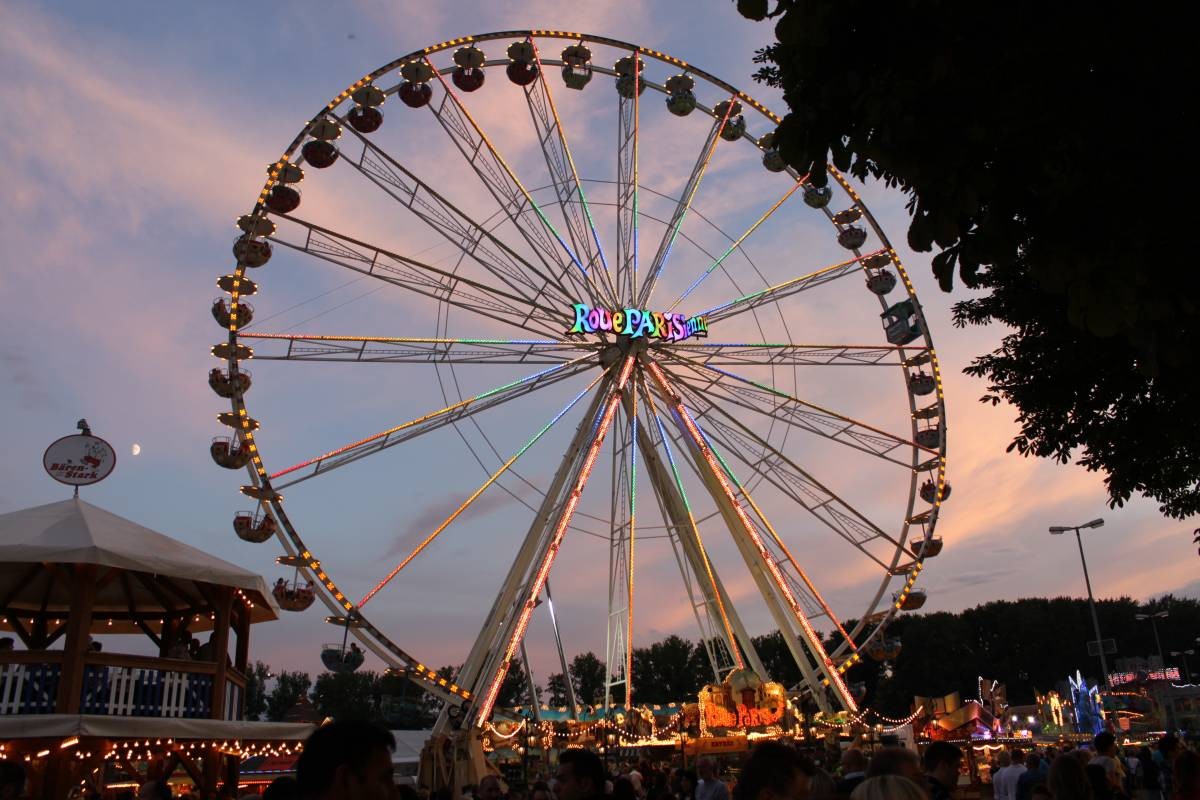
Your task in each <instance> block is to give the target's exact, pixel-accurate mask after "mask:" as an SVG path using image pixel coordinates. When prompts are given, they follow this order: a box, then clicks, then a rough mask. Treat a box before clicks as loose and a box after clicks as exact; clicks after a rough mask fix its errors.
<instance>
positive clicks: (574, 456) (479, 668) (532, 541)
mask: <svg viewBox="0 0 1200 800" xmlns="http://www.w3.org/2000/svg"><path fill="white" fill-rule="evenodd" d="M610 383H611V381H608V380H606V381H604V382H602V383H601V385H600V389H599V390H598V391H597V392H596V396H595V397H594V398H592V402H591V403H590V404H589V405H588V409H587V411H586V412H585V413H584V415H583V419H582V420H581V421H580V423H579V427H578V428H577V429H576V431H575V436H574V438H573V439H572V440H571V444H570V446H569V447H568V448H567V451H566V453H565V454H564V455H563V459H562V462H561V464H560V465H559V469H558V472H557V473H556V474H555V477H554V480H553V482H552V483H551V485H550V488H549V489H548V490H547V492H546V495H545V497H544V498H543V500H542V503H541V506H540V507H539V508H538V511H537V515H536V516H535V517H534V520H533V524H532V525H530V527H529V531H528V533H526V535H525V540H524V541H523V542H522V544H521V549H520V550H519V551H518V552H517V556H516V558H515V559H514V560H513V564H512V566H511V567H510V568H509V571H508V575H507V576H506V577H505V579H504V583H503V585H502V586H501V588H500V592H499V593H498V594H497V595H496V601H495V602H494V603H493V604H492V608H491V611H489V612H488V616H487V619H486V620H484V623H483V627H482V628H481V629H480V631H479V636H477V637H476V639H475V644H474V646H473V647H472V648H471V652H470V654H469V655H468V656H467V659H466V661H464V662H463V666H462V669H461V670H459V674H458V676H457V679H456V680H457V682H458V684H459V685H460V686H462V687H464V688H466V689H468V690H470V692H471V694H472V696H475V697H477V696H478V695H479V689H480V684H481V683H485V682H486V681H485V680H484V677H485V676H484V672H483V667H484V665H485V661H486V660H487V657H488V654H489V653H490V651H491V650H492V649H493V646H494V644H495V640H496V638H497V635H496V634H497V629H498V628H499V626H500V625H501V623H502V621H503V620H504V618H505V617H506V616H509V615H510V614H511V613H512V609H513V607H514V605H515V604H516V602H517V599H516V598H517V593H518V592H519V591H520V590H521V588H523V587H524V586H525V583H526V578H527V576H528V573H529V571H530V566H531V564H532V563H533V562H534V558H535V556H536V555H538V553H539V551H540V550H541V547H542V545H543V540H544V539H545V534H546V530H547V528H548V527H549V526H550V523H551V520H552V518H553V515H554V512H555V510H556V509H557V508H558V507H559V506H560V504H561V501H562V494H563V489H564V487H565V486H566V485H567V481H568V480H569V479H570V478H571V476H572V475H574V474H575V472H576V471H577V469H578V467H579V465H580V463H581V462H582V460H583V457H584V455H585V453H586V450H587V443H588V440H589V439H590V437H591V432H592V424H593V422H594V421H595V419H596V417H597V415H598V414H599V411H600V406H601V403H603V401H604V397H605V394H606V389H607V387H608V386H609V385H610ZM481 676H484V677H481ZM448 724H449V719H448V717H447V714H446V710H445V709H443V710H442V713H441V715H440V716H439V717H438V721H437V724H436V726H435V730H437V731H443V730H445V729H446V727H447V726H448Z"/></svg>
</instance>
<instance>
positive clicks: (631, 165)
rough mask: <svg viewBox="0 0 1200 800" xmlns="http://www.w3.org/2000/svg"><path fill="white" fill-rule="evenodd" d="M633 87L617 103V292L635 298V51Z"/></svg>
mask: <svg viewBox="0 0 1200 800" xmlns="http://www.w3.org/2000/svg"><path fill="white" fill-rule="evenodd" d="M632 58H633V75H634V81H633V90H632V91H631V92H629V93H628V94H629V96H628V97H626V93H625V92H622V93H620V95H619V97H620V99H619V100H618V107H617V280H616V283H617V294H618V299H621V298H624V299H625V300H629V301H632V300H633V299H634V297H635V296H636V294H637V269H638V218H639V216H640V214H641V210H640V209H639V207H638V206H639V204H638V148H639V146H640V127H641V126H640V123H641V119H640V116H641V109H640V106H641V100H640V98H641V92H640V91H639V89H641V86H640V85H639V83H638V82H639V81H640V80H641V70H642V66H641V65H642V56H641V52H640V51H638V50H634V51H633V56H632Z"/></svg>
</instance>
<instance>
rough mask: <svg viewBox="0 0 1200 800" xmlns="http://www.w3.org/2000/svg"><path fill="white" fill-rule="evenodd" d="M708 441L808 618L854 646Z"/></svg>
mask: <svg viewBox="0 0 1200 800" xmlns="http://www.w3.org/2000/svg"><path fill="white" fill-rule="evenodd" d="M697 427H699V426H697ZM708 444H709V447H710V449H712V451H713V455H715V456H716V457H717V460H718V461H720V462H721V466H722V467H723V468H724V469H725V474H726V475H728V476H729V479H730V480H731V481H733V483H734V485H735V486H736V487H737V489H738V493H739V494H740V495H741V496H742V498H743V499H744V500H745V501H746V503H747V505H749V506H750V508H751V509H752V510H753V511H754V514H755V517H756V518H757V519H758V520H759V521H760V522H761V524H762V527H763V528H765V530H766V532H767V534H768V536H766V537H764V540H765V541H766V542H767V543H768V544H769V545H770V546H771V549H772V552H773V553H774V555H775V559H776V563H777V564H778V565H779V566H780V570H781V571H782V572H783V573H784V575H785V577H787V579H788V581H789V583H790V584H791V586H792V589H793V591H794V592H795V593H796V595H797V596H798V597H800V598H801V599H802V600H803V601H804V603H805V607H806V612H807V614H808V617H809V619H814V618H817V617H822V616H823V617H825V618H826V619H827V620H829V622H830V623H831V624H832V625H833V626H834V628H836V629H837V631H838V632H839V633H841V635H842V639H843V640H844V641H845V642H847V643H848V644H849V646H850V647H851V648H852V649H853V648H854V640H853V639H852V638H851V637H850V635H849V634H848V633H847V632H846V628H845V627H844V626H843V625H842V622H841V620H839V619H838V618H837V615H835V614H834V613H833V610H832V609H831V608H830V607H829V604H828V603H827V602H826V601H825V598H824V597H822V596H821V592H820V591H819V590H818V589H817V587H816V585H815V584H814V583H813V582H812V580H811V579H810V578H809V577H808V574H807V573H806V572H805V571H804V568H803V567H801V566H800V562H799V560H797V559H796V557H795V556H794V555H793V554H792V551H791V550H790V549H789V548H788V546H787V544H786V543H785V542H784V541H783V537H781V536H780V535H779V533H778V531H776V530H775V526H773V525H772V524H771V521H770V520H769V519H767V515H766V514H765V513H764V512H763V510H762V508H761V507H760V506H759V505H758V503H756V502H755V501H754V497H753V496H752V495H751V494H750V489H749V488H748V487H747V486H746V485H745V484H744V483H743V482H742V481H741V480H740V479H739V478H738V477H737V475H736V474H735V473H734V471H733V468H732V467H731V466H730V465H729V462H728V461H727V460H726V459H725V458H723V457H722V455H721V453H720V452H719V451H718V450H717V449H716V448H714V447H712V441H711V439H709V440H708ZM743 461H744V456H743Z"/></svg>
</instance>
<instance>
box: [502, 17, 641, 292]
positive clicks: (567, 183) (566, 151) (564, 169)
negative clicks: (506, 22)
mask: <svg viewBox="0 0 1200 800" xmlns="http://www.w3.org/2000/svg"><path fill="white" fill-rule="evenodd" d="M530 44H532V45H533V53H534V59H535V61H536V62H537V67H538V74H539V75H540V76H541V78H540V79H539V80H535V81H534V82H533V83H531V84H529V85H528V86H526V87H524V92H525V100H526V102H527V104H528V105H529V113H530V116H531V117H532V118H533V125H534V129H535V131H536V133H537V139H538V143H539V144H540V145H541V148H542V153H543V154H544V155H545V157H546V169H547V170H548V171H549V173H550V178H551V180H552V181H553V187H554V194H555V197H556V198H557V199H558V205H559V208H560V209H561V210H562V215H563V218H564V219H565V220H566V221H567V233H568V234H569V235H570V237H571V244H572V246H573V248H574V252H576V253H578V254H579V257H580V258H581V259H582V260H583V261H584V267H585V270H584V271H585V273H586V274H587V276H588V279H589V280H595V281H597V282H598V283H600V284H601V286H600V287H599V288H600V290H601V291H602V292H603V294H604V295H605V297H606V298H607V299H608V301H609V302H611V303H612V304H613V305H614V306H616V305H619V303H620V300H619V298H618V294H617V290H616V287H615V286H614V285H613V278H612V274H611V273H610V272H609V268H608V260H607V259H605V257H604V247H603V245H601V243H600V234H599V232H598V231H597V230H596V221H595V220H594V219H593V218H592V210H591V206H590V205H588V201H587V196H586V194H585V193H584V190H583V182H582V181H580V180H579V172H578V170H577V169H576V167H575V159H574V158H573V157H572V155H571V148H570V146H569V145H568V144H567V134H566V130H565V129H564V128H563V124H562V118H561V117H559V115H558V108H557V106H555V104H554V94H553V92H551V91H550V81H549V80H548V79H547V77H546V73H545V69H544V68H543V66H542V60H541V54H540V53H539V52H538V48H537V43H536V42H534V41H533V39H532V38H530ZM597 276H599V277H598V278H597Z"/></svg>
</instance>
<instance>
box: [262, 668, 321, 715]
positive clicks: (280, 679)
mask: <svg viewBox="0 0 1200 800" xmlns="http://www.w3.org/2000/svg"><path fill="white" fill-rule="evenodd" d="M310 686H312V678H310V677H309V676H308V673H307V672H287V671H284V672H281V673H279V675H277V676H276V678H275V688H274V689H272V690H271V694H270V696H269V697H268V698H267V719H269V720H271V721H272V722H279V721H280V720H282V719H283V718H284V717H285V716H286V715H287V712H289V711H291V710H292V706H294V705H296V701H297V700H299V699H300V698H301V696H303V695H304V693H305V692H307V691H308V688H309V687H310Z"/></svg>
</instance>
